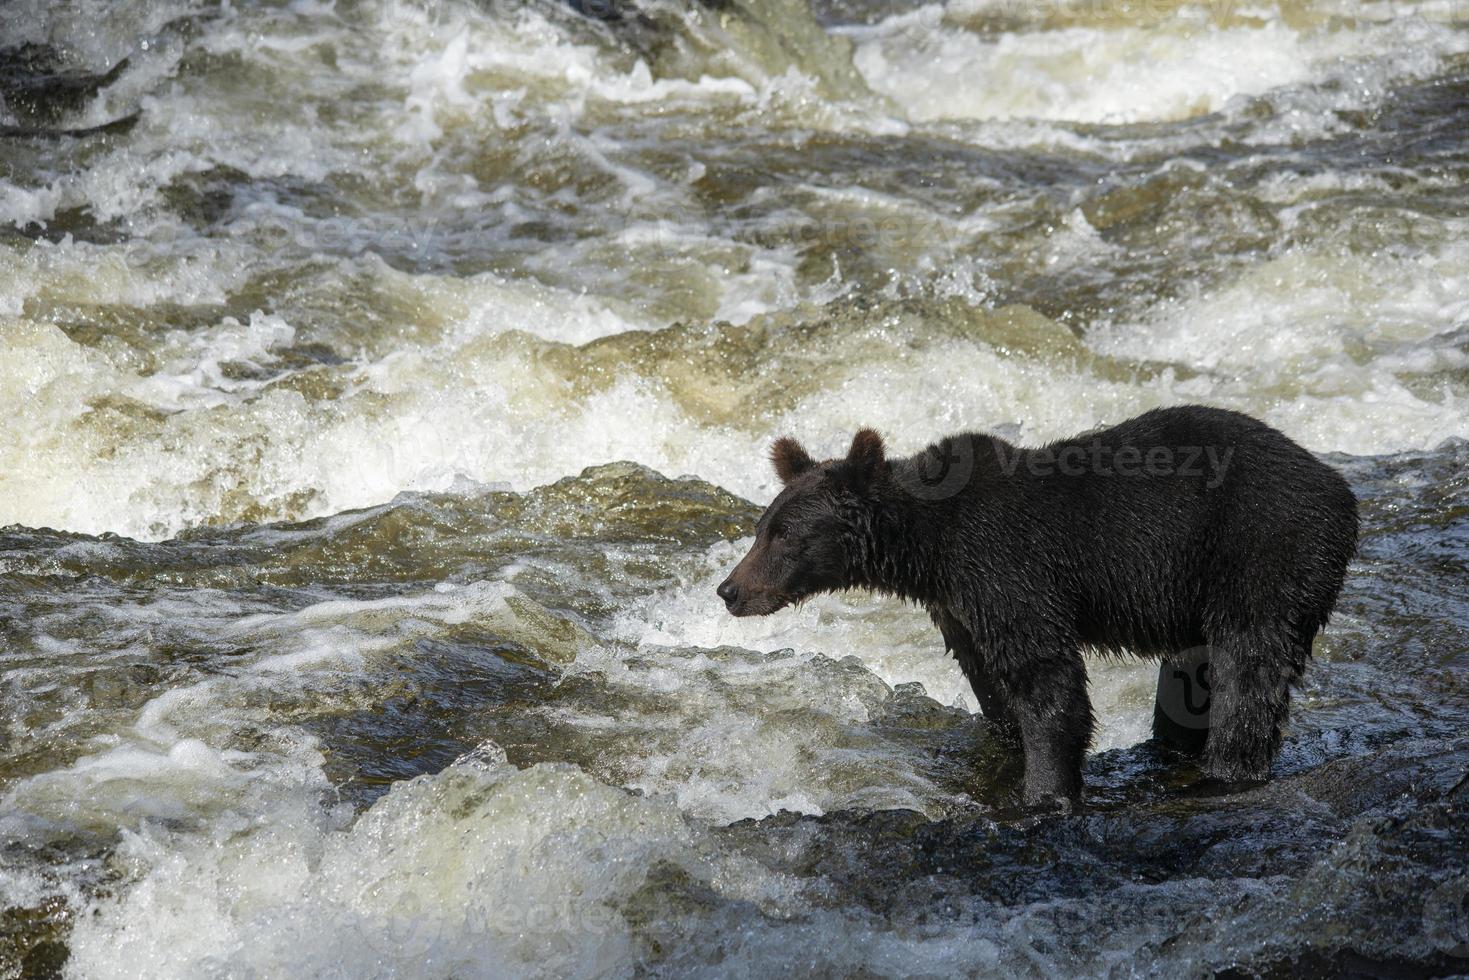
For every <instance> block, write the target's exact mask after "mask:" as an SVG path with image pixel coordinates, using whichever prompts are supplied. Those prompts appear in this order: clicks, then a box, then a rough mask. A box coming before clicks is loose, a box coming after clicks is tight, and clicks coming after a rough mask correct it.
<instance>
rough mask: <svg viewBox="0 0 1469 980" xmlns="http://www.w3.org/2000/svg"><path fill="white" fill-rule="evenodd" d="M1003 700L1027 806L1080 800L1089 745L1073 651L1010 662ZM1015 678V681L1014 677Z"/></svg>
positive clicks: (1088, 708)
mask: <svg viewBox="0 0 1469 980" xmlns="http://www.w3.org/2000/svg"><path fill="white" fill-rule="evenodd" d="M1006 661H1007V662H1008V663H1009V664H1012V665H1013V666H1011V667H1010V669H1009V676H1008V677H1007V678H1006V680H1007V684H1006V686H1007V688H1008V689H1009V697H1008V698H1007V702H1008V706H1009V709H1010V713H1011V714H1012V715H1013V716H1014V718H1015V720H1016V722H1017V724H1018V725H1019V728H1020V741H1021V745H1022V746H1023V748H1024V751H1025V803H1026V805H1027V806H1037V805H1048V804H1055V803H1062V804H1071V803H1076V802H1078V801H1080V799H1081V766H1082V762H1083V761H1085V759H1086V750H1087V746H1088V745H1090V744H1091V740H1092V725H1093V721H1092V705H1091V700H1090V699H1089V698H1088V697H1087V693H1086V665H1085V664H1084V663H1082V659H1081V654H1080V652H1079V651H1077V650H1076V649H1074V648H1073V649H1069V650H1054V649H1052V650H1048V651H1045V652H1043V653H1041V652H1038V651H1030V652H1029V655H1027V656H1024V657H1023V658H1015V657H1010V658H1006ZM1017 675H1019V676H1017Z"/></svg>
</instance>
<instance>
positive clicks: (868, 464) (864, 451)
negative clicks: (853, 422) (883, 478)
mask: <svg viewBox="0 0 1469 980" xmlns="http://www.w3.org/2000/svg"><path fill="white" fill-rule="evenodd" d="M884 459H885V450H884V449H883V445H882V436H880V435H878V434H877V433H876V432H874V431H873V430H871V429H863V430H862V431H861V432H858V433H857V434H856V435H855V436H853V437H852V448H851V449H849V450H847V462H849V463H853V464H855V465H856V466H857V467H858V468H859V469H860V470H861V471H862V472H863V473H864V474H865V475H867V476H872V475H873V474H875V473H876V472H877V471H878V469H879V468H880V467H881V466H882V464H883V460H884Z"/></svg>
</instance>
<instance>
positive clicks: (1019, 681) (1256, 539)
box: [719, 406, 1357, 802]
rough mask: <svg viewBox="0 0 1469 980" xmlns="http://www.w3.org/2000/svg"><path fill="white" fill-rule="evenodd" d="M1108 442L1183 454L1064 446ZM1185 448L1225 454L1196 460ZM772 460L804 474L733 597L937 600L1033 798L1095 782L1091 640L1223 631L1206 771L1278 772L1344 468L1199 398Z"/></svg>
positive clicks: (1184, 646) (1152, 649)
mask: <svg viewBox="0 0 1469 980" xmlns="http://www.w3.org/2000/svg"><path fill="white" fill-rule="evenodd" d="M1096 446H1101V447H1103V449H1104V451H1108V452H1110V451H1114V450H1116V449H1119V448H1122V447H1135V448H1136V449H1137V450H1138V452H1139V453H1140V454H1141V455H1142V457H1143V458H1146V454H1147V451H1148V450H1149V449H1150V448H1153V447H1169V448H1170V449H1171V450H1173V451H1174V452H1173V459H1174V461H1175V463H1177V464H1179V465H1175V466H1174V467H1172V468H1171V469H1169V470H1168V472H1162V470H1163V468H1162V467H1153V468H1152V471H1151V472H1150V471H1149V468H1146V467H1139V468H1138V469H1137V470H1136V471H1135V472H1134V471H1132V469H1131V468H1130V467H1129V468H1126V475H1123V474H1121V473H1118V472H1115V471H1113V472H1111V473H1107V474H1104V473H1101V472H1098V471H1097V468H1096V467H1091V466H1086V467H1083V470H1084V472H1076V471H1075V469H1076V468H1075V467H1074V466H1073V467H1072V471H1071V472H1069V473H1068V472H1060V471H1058V470H1057V468H1056V467H1055V465H1054V461H1055V459H1056V458H1057V453H1058V451H1060V450H1063V449H1066V448H1067V447H1082V450H1081V451H1082V452H1092V453H1095V452H1096V450H1095V448H1094V447H1096ZM1183 447H1211V448H1212V450H1213V451H1214V454H1215V455H1214V459H1215V460H1216V462H1217V461H1218V460H1219V459H1221V458H1224V455H1225V454H1226V453H1227V454H1228V457H1227V465H1224V466H1223V467H1216V468H1214V469H1211V467H1210V466H1209V465H1207V464H1206V463H1205V462H1203V461H1202V460H1201V461H1200V462H1199V464H1198V465H1197V466H1196V467H1194V468H1192V469H1190V468H1189V467H1187V466H1183V465H1181V464H1182V463H1183V462H1184V461H1185V457H1186V456H1187V455H1188V452H1187V451H1185V449H1184V448H1183ZM1160 452H1161V450H1160ZM772 455H773V459H774V462H775V465H776V469H777V472H778V473H779V475H780V476H781V478H782V479H783V480H784V481H785V482H786V484H787V485H786V487H785V489H784V490H783V491H782V492H781V494H780V495H779V496H777V497H776V499H775V500H774V501H773V502H772V503H771V505H770V507H769V508H768V509H767V510H766V512H765V514H764V516H763V517H762V518H761V520H760V524H759V526H758V528H757V531H756V541H755V544H754V546H753V547H752V549H751V551H750V554H749V555H747V556H746V557H745V558H744V560H742V561H741V562H740V564H739V566H738V567H737V568H736V569H735V571H734V572H733V573H732V574H731V575H730V577H729V579H728V580H726V582H725V583H724V584H723V585H721V586H720V589H719V592H720V596H721V597H722V598H724V599H725V600H726V603H727V604H728V606H729V608H730V611H731V612H733V613H735V614H736V615H760V614H767V613H770V612H774V611H775V610H776V609H779V608H781V607H782V606H784V605H786V604H789V603H791V602H795V601H799V600H800V599H803V598H806V597H807V596H810V595H813V594H816V593H818V592H826V591H832V590H835V589H844V588H866V589H872V590H875V591H879V592H884V593H888V594H891V595H896V596H900V597H903V598H905V599H911V600H913V601H915V602H918V603H921V604H922V605H924V606H925V607H926V608H927V609H928V611H929V612H930V614H931V615H932V617H933V620H934V622H935V624H937V626H938V627H939V630H940V631H941V632H942V634H943V638H944V643H945V644H946V645H947V647H948V648H949V649H950V650H952V651H953V653H954V655H955V657H956V659H957V660H958V661H959V664H960V666H961V667H962V668H963V670H964V673H965V674H966V675H967V676H968V678H969V680H970V683H971V685H972V686H973V688H974V692H975V695H976V696H977V697H978V699H979V702H980V706H981V708H982V710H983V712H984V714H985V716H986V717H988V718H990V719H993V720H995V721H996V722H997V723H998V724H1000V725H1001V726H1003V727H1004V728H1006V729H1008V730H1009V731H1011V732H1013V733H1014V734H1015V735H1017V736H1018V738H1019V740H1020V743H1021V745H1022V746H1023V748H1024V753H1025V796H1026V800H1027V802H1041V801H1046V800H1054V799H1060V800H1075V799H1077V798H1078V797H1079V795H1080V792H1081V766H1082V760H1083V757H1084V754H1085V751H1086V748H1087V745H1088V743H1089V742H1090V740H1091V736H1092V728H1093V718H1092V710H1091V704H1090V701H1089V700H1088V698H1087V690H1086V669H1085V667H1084V665H1083V662H1082V659H1081V651H1082V650H1083V649H1084V648H1093V649H1097V650H1103V651H1109V652H1119V653H1120V652H1123V651H1127V652H1130V653H1134V654H1139V655H1142V656H1148V657H1157V658H1165V659H1166V658H1170V657H1172V656H1175V655H1177V654H1179V653H1181V652H1182V651H1186V650H1190V649H1191V648H1198V647H1201V646H1204V645H1205V644H1207V645H1208V647H1209V650H1208V657H1209V659H1210V661H1211V667H1210V670H1211V671H1212V699H1213V704H1212V710H1211V715H1210V718H1211V724H1212V727H1211V728H1209V730H1208V732H1207V740H1206V741H1204V743H1203V746H1202V748H1203V753H1204V766H1205V770H1206V772H1207V773H1208V774H1209V775H1210V776H1212V777H1215V778H1218V779H1221V780H1226V781H1240V780H1260V779H1265V778H1267V777H1268V775H1269V770H1270V766H1271V763H1272V762H1273V761H1274V759H1275V756H1276V754H1277V753H1278V751H1279V748H1280V742H1281V734H1282V725H1283V724H1284V722H1285V720H1286V715H1287V710H1288V703H1289V698H1290V689H1291V687H1292V685H1293V684H1295V682H1296V681H1297V680H1298V679H1299V678H1300V676H1301V673H1302V671H1303V670H1304V668H1305V666H1306V661H1307V660H1308V659H1309V657H1310V654H1311V642H1312V639H1313V638H1314V637H1315V635H1316V632H1317V630H1319V629H1320V628H1321V627H1322V625H1324V624H1325V622H1326V619H1327V616H1328V614H1329V613H1330V612H1331V609H1332V606H1333V605H1334V603H1335V602H1336V597H1337V593H1338V592H1339V591H1340V589H1341V585H1342V579H1343V577H1344V575H1345V572H1346V567H1347V562H1348V561H1349V560H1350V558H1351V556H1352V554H1353V552H1354V550H1355V547H1356V537H1357V506H1356V500H1355V498H1354V497H1353V496H1352V493H1351V491H1350V490H1349V489H1348V487H1347V484H1346V482H1345V481H1344V480H1343V479H1342V478H1341V477H1340V476H1339V475H1338V474H1337V473H1336V472H1335V471H1333V470H1332V469H1331V468H1329V467H1327V466H1326V465H1324V464H1323V463H1321V462H1320V461H1319V460H1317V459H1316V458H1315V457H1314V456H1312V455H1311V454H1310V453H1308V452H1306V451H1305V450H1304V449H1302V448H1300V447H1299V446H1297V445H1296V444H1295V443H1293V442H1291V441H1290V440H1289V439H1287V438H1286V437H1285V436H1284V435H1282V434H1281V433H1279V432H1277V431H1276V430H1274V429H1272V428H1270V427H1269V426H1267V425H1265V424H1264V423H1261V422H1259V421H1257V420H1255V419H1252V418H1249V417H1248V416H1245V415H1240V414H1238V413H1234V412H1228V411H1223V410H1220V409H1212V408H1204V407H1199V406H1185V407H1180V408H1168V409H1158V410H1155V411H1151V412H1148V413H1146V414H1145V415H1142V416H1139V417H1138V418H1135V419H1132V420H1130V421H1127V422H1124V423H1122V424H1121V425H1118V426H1115V427H1113V428H1110V429H1104V430H1101V431H1098V432H1093V433H1088V434H1086V435H1084V436H1079V437H1076V438H1074V439H1070V440H1063V441H1062V442H1059V443H1055V444H1052V445H1051V446H1049V447H1042V448H1040V449H1018V448H1016V447H1014V446H1011V445H1010V444H1009V443H1007V442H1005V441H1004V440H1001V439H998V438H996V437H994V436H989V435H983V434H965V435H959V436H953V437H950V438H948V439H945V440H943V441H941V442H940V443H938V444H936V445H933V446H930V447H929V448H928V449H926V450H925V451H924V452H922V453H919V454H918V455H917V456H914V457H912V458H909V459H893V460H889V459H887V458H885V456H884V454H883V448H882V441H881V439H880V438H879V437H878V436H877V435H876V433H873V432H870V431H868V430H864V431H863V432H862V433H859V434H858V436H857V438H856V439H855V440H854V441H853V445H852V451H851V452H850V453H849V454H848V456H847V458H845V459H838V460H828V461H826V462H820V463H818V462H815V461H813V460H812V459H811V458H810V457H809V456H807V455H806V453H805V451H804V450H802V449H801V448H800V446H799V445H798V444H796V443H795V442H794V441H793V440H789V439H783V440H781V441H780V442H778V443H777V444H776V447H775V450H774V452H773V454H772ZM1071 458H1072V459H1073V460H1074V459H1076V458H1077V456H1076V451H1075V450H1073V451H1072V455H1071ZM1113 458H1116V457H1115V456H1114V457H1113ZM966 461H967V462H966ZM1048 461H1050V464H1051V465H1047V462H1048ZM945 474H947V479H948V481H949V482H951V483H955V485H954V486H953V487H951V488H946V484H945V479H946V477H945ZM956 474H957V475H958V477H959V479H958V480H957V481H955V479H954V477H955V475H956ZM936 487H937V488H938V489H935V488H936ZM1160 694H1161V692H1160Z"/></svg>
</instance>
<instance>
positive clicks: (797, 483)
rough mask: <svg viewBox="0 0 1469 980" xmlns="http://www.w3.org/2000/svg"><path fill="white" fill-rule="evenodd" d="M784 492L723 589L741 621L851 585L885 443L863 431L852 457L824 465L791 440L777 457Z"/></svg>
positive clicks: (774, 451)
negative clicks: (746, 617) (744, 618)
mask: <svg viewBox="0 0 1469 980" xmlns="http://www.w3.org/2000/svg"><path fill="white" fill-rule="evenodd" d="M770 459H771V462H772V463H774V464H775V473H776V475H777V476H779V477H780V480H781V482H782V483H784V484H785V489H783V490H781V492H780V494H779V495H778V496H777V497H776V498H775V499H774V500H773V501H771V503H770V506H769V507H767V508H766V509H765V513H764V514H762V515H761V517H760V523H759V524H758V525H756V527H755V543H754V545H752V546H751V548H750V553H749V554H747V555H746V556H745V557H744V558H743V559H742V560H741V561H740V563H739V564H738V565H736V566H735V570H734V571H733V572H731V573H730V575H729V578H727V579H725V580H724V582H723V583H721V584H720V586H719V590H718V591H719V598H721V599H723V600H724V604H725V606H726V607H727V608H728V609H729V611H730V612H731V613H733V614H734V615H736V616H766V615H769V614H770V613H773V612H775V611H776V610H777V609H782V608H784V607H785V606H788V605H790V604H791V603H793V602H800V601H801V600H803V599H806V598H809V597H810V596H813V595H816V594H818V593H821V592H832V591H835V590H837V589H844V588H848V587H849V586H851V585H852V577H853V569H854V567H855V562H856V561H858V560H859V559H860V558H861V557H862V555H861V554H860V553H861V552H862V551H864V550H865V549H864V544H865V542H867V541H868V540H869V537H870V531H871V526H872V521H871V515H872V511H873V507H874V504H873V496H872V495H873V489H874V486H875V484H876V483H877V481H879V480H880V479H881V478H882V477H883V476H884V475H885V473H886V471H887V468H888V463H887V460H886V458H885V456H884V453H883V445H882V437H881V436H879V435H878V434H877V433H876V432H873V431H872V430H871V429H863V430H862V431H861V432H858V433H857V435H856V437H855V438H853V439H852V448H851V450H850V451H849V452H848V453H847V455H846V457H845V458H841V459H829V460H826V461H825V462H817V461H816V460H814V459H812V458H811V457H810V455H808V454H807V452H806V450H804V449H802V448H801V444H800V443H798V442H796V440H794V439H791V438H784V439H778V440H776V443H775V445H774V446H773V447H772V448H771V451H770Z"/></svg>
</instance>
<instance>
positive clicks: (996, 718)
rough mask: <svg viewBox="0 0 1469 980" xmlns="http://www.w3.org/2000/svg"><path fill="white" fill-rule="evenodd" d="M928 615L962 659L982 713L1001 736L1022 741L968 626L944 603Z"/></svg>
mask: <svg viewBox="0 0 1469 980" xmlns="http://www.w3.org/2000/svg"><path fill="white" fill-rule="evenodd" d="M928 614H929V616H930V617H932V619H933V621H934V624H935V625H937V626H938V628H939V632H940V633H942V634H943V637H944V646H945V647H947V648H948V650H949V652H951V653H952V654H953V655H954V659H955V660H957V661H958V662H959V668H960V669H961V670H963V671H964V676H965V677H966V678H968V680H969V687H970V689H971V690H972V691H974V698H975V700H976V701H978V702H979V711H980V714H982V715H983V716H984V719H985V721H987V722H989V723H990V726H991V728H992V730H993V731H994V732H995V733H996V734H998V735H999V736H1000V737H1001V738H1003V739H1006V740H1008V741H1016V740H1018V739H1019V738H1020V730H1019V728H1018V726H1017V725H1016V723H1015V716H1014V715H1012V714H1011V713H1010V710H1009V708H1008V707H1007V706H1006V704H1005V695H1004V693H1003V692H1002V691H1001V689H1000V682H999V681H998V680H997V679H996V678H995V676H994V673H993V672H992V671H991V670H990V669H989V668H988V667H986V666H985V662H984V659H983V656H982V654H981V652H980V650H979V648H978V647H976V646H975V644H974V637H972V636H971V635H970V633H969V630H968V628H966V627H965V626H964V624H963V623H962V622H960V620H959V619H958V617H956V616H954V615H953V614H952V613H950V612H949V611H948V610H947V609H945V608H943V607H942V606H930V607H929V610H928Z"/></svg>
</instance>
